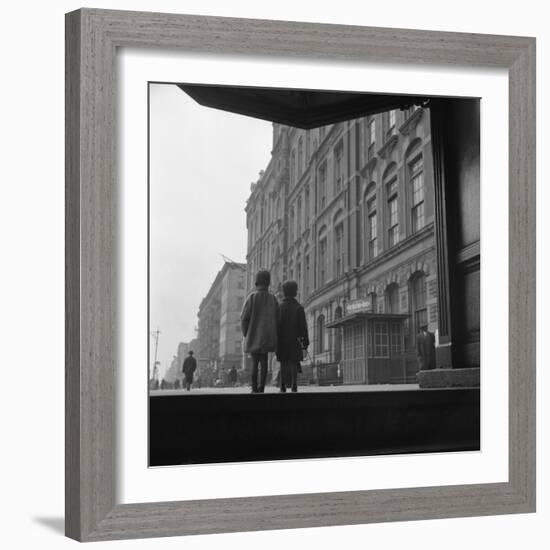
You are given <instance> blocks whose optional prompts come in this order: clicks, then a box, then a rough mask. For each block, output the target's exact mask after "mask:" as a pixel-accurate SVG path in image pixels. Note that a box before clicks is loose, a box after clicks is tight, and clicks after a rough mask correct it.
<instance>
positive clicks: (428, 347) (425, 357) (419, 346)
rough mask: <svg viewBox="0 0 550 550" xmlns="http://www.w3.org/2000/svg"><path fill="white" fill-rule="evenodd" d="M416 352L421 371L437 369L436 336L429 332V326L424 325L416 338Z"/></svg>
mask: <svg viewBox="0 0 550 550" xmlns="http://www.w3.org/2000/svg"><path fill="white" fill-rule="evenodd" d="M416 352H417V355H418V366H419V367H420V370H430V369H435V335H434V333H433V332H429V331H428V325H422V327H421V331H420V334H419V335H418V336H417V337H416Z"/></svg>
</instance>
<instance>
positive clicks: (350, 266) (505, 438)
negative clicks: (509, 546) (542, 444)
mask: <svg viewBox="0 0 550 550" xmlns="http://www.w3.org/2000/svg"><path fill="white" fill-rule="evenodd" d="M66 36H67V50H66V51H67V60H66V63H67V97H66V105H67V139H66V143H67V163H66V189H67V202H66V205H67V215H66V228H67V229H66V236H67V245H66V246H67V262H66V265H67V273H66V275H67V277H66V281H67V283H66V285H67V286H66V296H67V298H66V299H67V315H66V318H67V321H66V322H67V325H66V327H67V328H66V341H67V350H66V351H67V354H66V356H67V364H66V376H67V385H66V411H67V412H66V434H67V440H66V458H67V461H66V476H67V485H66V515H67V521H66V525H67V527H66V532H67V535H68V536H70V537H72V538H75V539H77V540H83V541H84V540H109V539H120V538H137V537H152V536H168V535H184V534H199V533H216V532H230V531H242V530H258V529H266V528H268V529H285V528H295V527H310V526H322V525H344V524H356V523H368V522H377V521H396V520H410V519H427V518H438V517H456V516H474V515H488V514H501V513H520V512H530V511H534V509H535V356H534V353H535V352H534V349H535V346H534V341H535V306H534V304H535V301H534V299H535V265H534V262H535V260H534V257H535V256H534V252H535V242H534V228H535V208H534V201H535V191H534V189H535V187H534V186H535V153H534V143H535V122H534V121H535V92H534V82H535V68H534V67H535V41H534V39H531V38H520V37H510V36H489V35H465V34H464V35H462V34H454V33H440V32H430V31H412V30H396V29H381V28H367V27H347V26H336V25H317V24H304V23H294V22H277V21H257V20H238V19H227V18H212V17H198V16H184V15H168V14H154V13H136V12H118V11H106V10H93V9H92V10H89V9H83V10H79V11H77V12H73V13H70V14H68V15H67V20H66ZM244 37H246V39H244ZM506 182H507V186H506Z"/></svg>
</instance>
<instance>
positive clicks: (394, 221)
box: [388, 195, 399, 246]
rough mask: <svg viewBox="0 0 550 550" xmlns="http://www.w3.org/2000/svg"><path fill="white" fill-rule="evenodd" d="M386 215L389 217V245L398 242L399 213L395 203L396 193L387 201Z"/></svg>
mask: <svg viewBox="0 0 550 550" xmlns="http://www.w3.org/2000/svg"><path fill="white" fill-rule="evenodd" d="M388 217H389V222H390V223H389V225H390V228H389V231H388V236H389V246H394V245H396V244H397V243H398V242H399V213H398V205H397V195H394V196H393V197H392V198H391V199H390V200H389V201H388Z"/></svg>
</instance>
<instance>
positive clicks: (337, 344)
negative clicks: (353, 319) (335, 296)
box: [334, 306, 342, 361]
mask: <svg viewBox="0 0 550 550" xmlns="http://www.w3.org/2000/svg"><path fill="white" fill-rule="evenodd" d="M341 318H342V308H341V307H340V306H338V307H337V308H336V309H335V310H334V320H335V321H336V320H338V319H341ZM340 359H342V329H341V328H336V329H334V360H335V361H340Z"/></svg>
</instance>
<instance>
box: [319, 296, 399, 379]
mask: <svg viewBox="0 0 550 550" xmlns="http://www.w3.org/2000/svg"><path fill="white" fill-rule="evenodd" d="M408 317H409V316H408V315H406V314H398V313H375V312H373V311H372V310H371V308H370V302H369V301H368V300H364V301H363V300H361V301H357V302H355V303H349V304H348V305H347V307H346V315H345V316H344V317H341V318H340V319H337V320H335V321H333V322H331V323H328V324H327V325H326V327H327V328H331V329H335V330H338V331H341V333H340V337H341V338H342V342H343V346H342V347H343V360H342V371H343V383H344V384H403V383H405V382H406V381H407V370H406V360H405V320H406V319H407V318H408Z"/></svg>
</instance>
